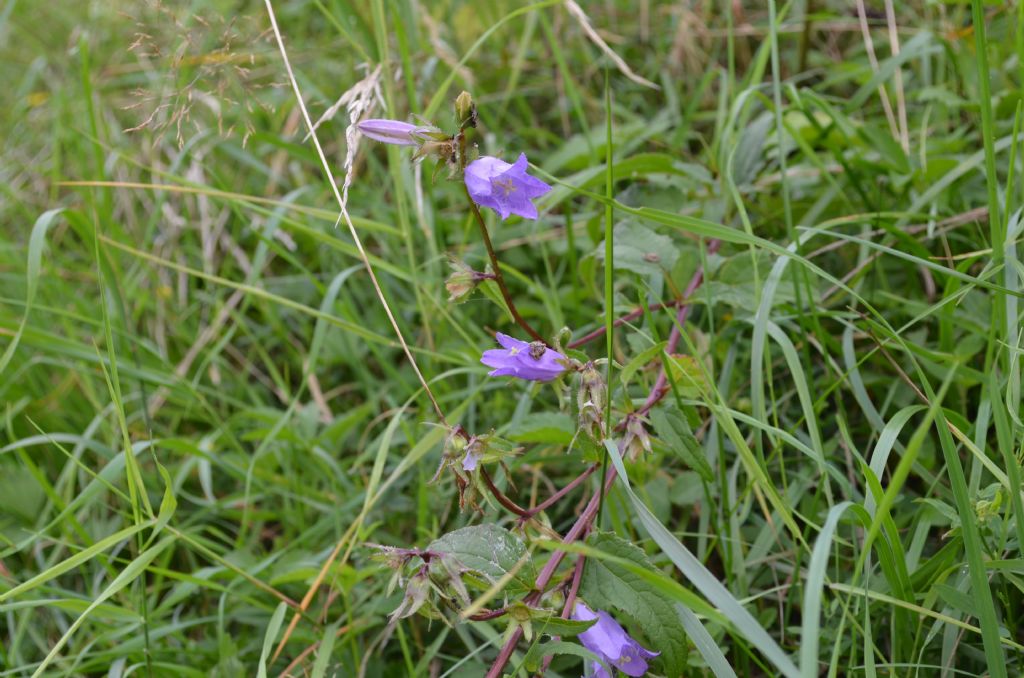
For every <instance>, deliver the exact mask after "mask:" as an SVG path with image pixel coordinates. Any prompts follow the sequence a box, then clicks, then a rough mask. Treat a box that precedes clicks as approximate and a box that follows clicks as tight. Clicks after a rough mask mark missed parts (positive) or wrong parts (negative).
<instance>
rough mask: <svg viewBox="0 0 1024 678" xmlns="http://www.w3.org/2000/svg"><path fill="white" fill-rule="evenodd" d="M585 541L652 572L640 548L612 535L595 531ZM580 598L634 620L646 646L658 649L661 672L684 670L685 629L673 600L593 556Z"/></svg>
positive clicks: (630, 574)
mask: <svg viewBox="0 0 1024 678" xmlns="http://www.w3.org/2000/svg"><path fill="white" fill-rule="evenodd" d="M587 543H588V544H589V545H590V546H592V547H593V548H595V549H599V550H601V551H603V552H605V553H608V554H611V555H614V556H616V557H618V558H623V559H625V560H629V561H632V562H634V563H637V564H638V565H641V566H643V567H644V568H646V569H649V570H651V571H655V569H654V567H653V566H652V565H651V564H650V561H648V560H647V556H646V555H644V552H643V551H641V550H640V548H639V547H637V546H635V545H634V544H631V543H629V542H628V541H626V540H625V539H622V538H621V537H618V536H616V535H614V534H610V533H607V532H596V533H594V534H592V535H591V536H590V538H589V539H587ZM580 597H581V598H582V599H583V600H584V601H586V603H587V604H588V605H589V606H590V607H591V608H594V609H598V608H600V609H603V610H618V611H619V612H621V613H623V614H624V615H626V616H628V617H629V618H630V619H632V620H633V621H635V622H636V624H637V626H639V628H640V630H642V631H643V633H644V636H646V638H647V641H648V642H649V643H650V645H649V646H648V649H649V650H652V651H655V652H661V655H660V657H659V658H658V659H656V660H655V661H659V662H661V664H662V666H663V670H664V673H666V674H668V675H670V676H680V675H683V674H684V673H685V672H686V656H687V640H686V638H687V636H686V631H685V630H684V629H683V624H682V621H681V620H680V618H679V614H678V613H677V612H676V610H675V608H674V607H673V604H672V602H671V601H670V600H668V599H666V598H665V596H664V594H663V593H662V592H660V591H659V590H658V589H656V588H655V587H654V586H652V585H651V584H650V582H648V581H647V580H645V579H643V578H641V577H640V576H639V575H637V574H635V573H633V572H631V571H630V570H628V569H627V568H625V567H623V566H622V565H619V564H617V563H615V562H612V561H607V560H599V559H596V558H594V559H590V560H588V562H587V567H585V568H584V570H583V579H582V582H581V583H580ZM618 621H619V622H622V621H623V619H621V618H620V619H618Z"/></svg>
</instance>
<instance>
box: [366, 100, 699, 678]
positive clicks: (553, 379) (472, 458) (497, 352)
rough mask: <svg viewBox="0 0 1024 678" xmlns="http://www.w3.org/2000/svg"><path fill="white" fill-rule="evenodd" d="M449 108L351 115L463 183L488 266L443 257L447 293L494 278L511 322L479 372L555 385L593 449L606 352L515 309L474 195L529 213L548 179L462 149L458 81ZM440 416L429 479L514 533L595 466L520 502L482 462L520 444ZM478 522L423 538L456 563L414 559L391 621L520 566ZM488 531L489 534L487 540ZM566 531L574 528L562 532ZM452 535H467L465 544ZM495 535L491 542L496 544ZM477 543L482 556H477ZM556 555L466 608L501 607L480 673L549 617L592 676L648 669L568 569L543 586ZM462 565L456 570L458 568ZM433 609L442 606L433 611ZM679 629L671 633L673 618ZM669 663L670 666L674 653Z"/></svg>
mask: <svg viewBox="0 0 1024 678" xmlns="http://www.w3.org/2000/svg"><path fill="white" fill-rule="evenodd" d="M455 110H456V119H457V121H458V123H459V129H458V131H457V132H456V133H455V134H453V135H447V134H445V133H444V132H442V131H441V130H440V129H438V128H436V127H433V126H430V125H427V124H422V125H418V124H413V123H408V122H403V121H398V120H383V119H372V120H364V121H362V122H361V123H359V124H358V128H359V130H360V131H361V132H362V133H363V134H364V135H365V136H366V137H367V138H370V139H373V140H375V141H380V142H382V143H386V144H393V145H398V146H410V147H415V148H416V151H415V153H414V155H413V158H414V159H415V160H417V161H419V160H423V159H426V158H428V157H433V158H434V159H435V160H436V162H437V167H438V169H441V168H443V167H445V166H447V168H448V170H449V177H450V178H451V179H453V180H456V181H459V183H461V184H462V186H461V188H462V190H463V191H464V193H465V196H466V199H467V204H468V207H469V211H470V213H471V215H472V217H473V220H474V221H475V222H476V223H477V225H478V226H479V229H480V236H481V239H482V242H483V245H484V248H485V249H486V251H487V255H488V259H489V266H488V267H487V268H486V269H485V270H484V271H476V270H474V269H473V268H472V267H470V266H469V265H468V264H466V263H464V262H462V261H459V260H457V259H454V258H451V259H450V264H451V267H452V273H451V274H450V275H449V277H448V278H447V280H446V281H445V288H446V290H447V292H448V293H449V300H450V301H452V302H456V303H458V302H461V301H464V300H465V299H466V298H467V297H468V296H469V295H470V294H472V293H473V291H474V290H475V288H476V287H477V286H479V285H480V284H482V283H485V282H486V283H490V282H492V281H493V283H494V284H495V285H496V286H497V288H498V290H499V291H500V292H501V296H502V299H503V300H504V303H505V307H506V309H507V310H508V312H509V314H510V315H511V316H512V319H513V320H514V321H515V323H516V325H518V327H519V329H520V330H521V332H522V334H520V336H519V337H516V336H511V335H510V334H506V333H503V332H500V331H499V332H496V333H495V339H496V340H497V342H498V344H499V346H500V348H488V349H485V350H483V351H482V355H481V357H480V362H481V363H482V364H484V365H486V366H487V367H489V368H491V370H490V372H488V376H490V377H512V378H514V379H518V380H521V381H527V382H537V383H554V384H555V388H556V389H559V390H560V393H561V396H560V398H559V403H561V404H562V405H563V406H564V407H565V408H566V409H569V408H572V409H574V411H575V414H576V436H574V437H573V442H572V443H570V444H569V446H568V447H569V450H570V451H572V450H573V449H575V448H576V438H577V436H579V434H580V433H585V436H584V438H586V439H590V440H591V441H592V442H591V443H590V445H591V448H590V449H594V447H595V446H594V443H596V446H597V447H600V446H601V445H602V444H603V442H604V440H605V438H606V436H608V435H609V432H610V430H611V429H610V428H609V426H608V425H607V421H606V405H607V403H608V402H609V394H608V384H607V383H606V380H605V379H604V378H603V377H602V375H601V372H600V370H599V369H598V366H599V365H601V364H603V363H604V362H605V361H606V360H607V359H606V358H605V359H599V360H594V359H591V358H588V357H586V356H585V354H579V353H577V354H572V353H571V349H572V347H573V344H571V343H570V344H569V347H568V348H566V349H563V348H562V345H561V342H562V339H563V338H564V337H565V336H566V335H569V336H571V332H569V331H568V330H563V331H562V332H559V333H558V335H557V337H556V338H555V339H554V340H550V341H549V339H548V337H546V336H545V335H544V334H542V333H541V332H539V331H537V330H536V329H535V328H534V327H533V326H532V325H531V324H530V323H529V321H527V320H526V319H525V318H524V317H523V316H522V314H521V313H520V312H519V310H518V309H517V307H516V304H515V301H514V299H513V297H512V294H511V292H510V290H509V288H508V285H507V284H506V282H505V279H504V276H503V275H502V267H501V265H500V263H499V261H498V258H497V254H496V251H495V247H494V245H493V243H492V242H491V237H490V233H489V231H488V228H487V223H486V220H485V219H484V217H483V215H482V214H481V211H480V208H482V207H485V208H488V209H490V210H493V211H494V212H495V213H497V215H498V217H500V218H501V220H502V221H504V220H507V219H508V218H509V217H512V216H513V215H514V216H519V217H521V218H523V219H533V220H535V219H538V218H539V217H540V209H538V202H537V201H538V199H540V198H542V197H543V196H544V195H546V194H547V193H548V192H550V191H551V186H550V185H549V184H547V183H546V182H544V181H542V180H540V179H538V178H536V177H534V176H531V175H530V173H529V162H528V160H527V156H526V153H523V152H520V153H519V154H518V156H517V157H516V159H515V161H514V162H512V163H509V162H507V161H505V160H503V159H501V158H499V157H495V156H490V155H484V156H481V157H478V158H475V159H471V158H470V151H471V147H470V145H469V143H468V141H467V133H468V132H469V131H470V130H471V129H472V128H474V127H476V125H477V112H476V107H475V105H474V104H473V100H472V98H471V97H470V96H469V95H468V94H467V93H465V92H463V93H462V94H461V95H459V97H458V98H457V99H456V102H455ZM523 335H525V336H523ZM588 336H589V335H588ZM585 340H586V339H585ZM585 340H584V341H585ZM570 375H571V376H572V377H573V378H574V379H575V391H576V397H575V398H572V397H571V392H570V391H569V390H568V386H569V385H568V384H567V383H566V382H565V381H564V380H563V378H564V377H567V376H570ZM610 411H611V410H610V409H608V410H607V412H610ZM641 418H642V413H640V414H638V415H634V417H633V418H632V419H627V421H626V422H625V424H624V425H623V427H625V426H626V425H627V424H628V431H629V435H630V436H633V437H636V436H638V435H641V434H642V433H643V431H642V428H643V424H642V423H641ZM442 420H443V417H442ZM442 424H443V425H445V426H446V428H447V430H448V436H447V438H446V440H445V444H444V449H443V452H442V456H441V462H440V465H439V466H438V468H437V472H436V473H435V476H434V480H435V481H436V480H437V479H438V478H439V477H440V475H441V473H442V472H443V471H444V470H446V469H447V470H448V472H449V474H450V476H451V477H452V478H453V480H454V482H455V485H456V487H457V489H458V493H459V506H460V508H463V509H465V508H467V507H468V508H472V509H476V510H481V511H482V510H483V509H482V507H481V505H480V503H479V502H478V499H479V498H483V500H484V501H494V502H496V503H497V504H498V505H500V506H501V507H502V508H503V509H506V510H508V511H511V512H512V513H513V514H515V515H516V516H518V519H519V525H520V527H522V528H523V529H524V534H525V528H526V525H527V524H530V523H532V522H533V519H534V516H535V515H537V514H538V513H539V512H541V511H543V510H545V509H546V508H547V507H548V506H550V505H552V504H553V503H554V502H556V501H557V500H558V499H559V498H561V497H562V496H565V495H566V494H568V493H569V492H570V491H572V490H573V488H575V487H576V486H578V485H579V484H581V483H582V482H583V481H585V480H586V479H587V478H588V477H589V475H590V474H591V473H593V472H594V471H595V470H597V468H599V464H598V463H595V462H594V461H593V459H591V464H590V466H589V467H587V468H586V469H584V470H583V471H582V472H581V473H580V475H579V477H578V478H577V479H576V480H575V481H573V482H571V483H569V484H568V485H567V486H566V487H564V488H563V489H562V490H559V491H557V492H555V493H554V495H553V496H552V497H551V498H549V499H548V501H546V502H543V503H541V504H540V505H538V506H537V507H536V508H531V509H526V508H523V507H522V506H520V505H519V504H518V503H517V502H516V501H515V500H513V499H511V498H510V497H508V496H506V495H505V493H504V491H503V490H502V489H500V488H499V486H498V484H497V483H496V482H495V481H494V479H493V478H492V476H491V471H490V470H488V469H489V467H490V468H494V467H496V466H498V467H500V468H503V469H504V470H505V473H506V476H508V477H509V479H510V472H509V469H508V467H507V466H506V461H507V460H509V459H510V458H512V457H514V455H516V454H517V453H518V452H519V451H520V449H521V448H519V447H516V446H515V445H514V443H511V442H509V441H506V440H503V439H502V438H500V437H498V436H497V435H496V433H495V431H494V430H492V431H490V432H489V433H486V434H474V433H471V432H469V431H467V430H465V429H464V428H463V427H462V426H461V425H457V424H456V425H454V426H452V425H448V424H447V423H446V422H444V421H442ZM638 427H639V429H640V430H639V431H638V430H637V429H638ZM581 445H582V443H581ZM607 478H608V481H609V482H610V480H612V479H614V475H611V474H609V475H608V476H607ZM599 497H600V493H598V494H595V495H594V497H593V498H591V500H590V503H589V504H588V505H587V508H586V509H584V510H583V512H582V513H581V514H580V517H579V525H580V526H582V528H583V529H582V531H579V530H578V531H577V532H576V533H575V534H577V535H581V534H582V535H583V536H585V535H586V533H587V532H588V531H589V530H590V529H591V526H592V524H593V521H594V519H595V514H596V510H595V509H596V508H597V504H596V503H595V501H596V500H597V499H598V498H599ZM478 527H479V528H480V531H479V543H476V542H472V537H471V536H470V535H473V534H476V533H475V532H474V528H473V527H472V526H471V527H467V528H463V529H462V530H459V531H458V532H459V534H460V536H459V538H458V539H457V540H455V541H452V540H450V539H447V538H442V539H441V540H438V541H437V542H435V545H434V546H432V547H430V551H429V553H430V555H429V557H427V558H424V557H423V556H421V560H424V562H425V563H426V562H427V561H428V560H429V562H430V563H433V562H434V560H432V559H434V558H440V559H441V560H438V561H437V562H452V563H458V566H457V567H455V568H454V569H453V568H449V569H447V570H445V573H446V574H444V576H438V575H437V572H435V571H434V570H435V569H436V568H434V569H430V568H428V567H427V566H426V565H423V566H420V567H419V569H417V570H416V573H417V574H414V575H412V576H411V578H410V579H409V580H408V581H409V584H408V586H409V590H408V591H407V592H406V596H405V598H404V599H403V602H402V603H401V604H400V606H399V608H398V610H396V612H395V613H394V614H392V616H391V623H392V625H393V624H395V623H397V622H398V620H399V619H401V618H403V617H406V616H408V615H410V614H412V613H413V612H419V613H420V614H424V613H428V614H429V616H435V617H436V616H438V613H439V611H440V610H442V609H443V608H445V607H448V608H450V609H451V610H453V611H456V612H459V614H460V615H462V616H463V617H464V616H465V610H461V607H462V604H461V603H460V601H468V600H469V599H470V596H467V595H466V586H473V587H476V588H479V589H481V591H483V590H487V589H489V588H490V587H492V586H494V585H496V584H497V583H498V582H501V581H511V580H509V579H508V578H509V577H510V576H512V575H511V574H510V573H512V572H513V570H514V571H518V568H520V567H522V566H523V563H524V562H526V561H525V560H522V558H524V557H525V556H522V555H520V556H516V557H515V558H511V557H510V558H509V559H508V561H507V562H503V561H502V556H501V554H502V553H509V554H515V553H522V554H525V553H526V547H525V544H524V543H523V541H522V540H521V539H520V538H519V537H518V536H517V535H515V534H513V533H512V532H510V531H507V530H505V529H504V528H500V527H498V526H496V525H489V526H488V525H480V526H478ZM485 528H486V529H485ZM574 529H576V528H574ZM496 538H497V539H498V540H499V542H500V543H494V539H496ZM577 538H581V537H580V536H575V537H573V539H577ZM463 539H470V540H471V541H470V543H469V544H465V543H463V541H462V540H463ZM502 544H503V546H502V549H499V548H498V547H499V546H501V545H502ZM453 545H454V546H455V547H457V548H466V549H468V551H467V553H464V554H462V555H459V554H457V553H450V552H448V551H446V549H448V548H450V547H452V546H453ZM397 552H398V551H396V553H397ZM402 552H404V551H402ZM410 553H412V551H410ZM416 553H423V554H426V553H428V552H427V551H424V552H418V551H417V552H416ZM481 553H483V554H485V555H486V557H485V558H481V557H480V556H479V554H481ZM473 554H476V555H473ZM564 555H565V552H561V551H559V552H555V553H554V554H553V555H552V556H551V557H550V558H549V559H548V562H547V564H546V566H545V567H544V568H543V569H542V570H541V571H540V572H539V573H534V574H531V576H530V577H528V578H527V579H526V581H525V582H523V583H522V584H521V586H520V588H519V591H520V592H528V595H526V596H525V598H521V599H518V600H507V599H506V600H505V602H504V604H503V605H500V606H497V609H494V610H483V611H479V612H477V613H476V614H474V615H472V616H471V617H470V618H471V619H496V618H500V617H507V618H508V627H507V630H506V633H505V639H504V643H503V647H502V649H501V651H500V652H499V654H498V656H497V658H495V660H494V663H493V664H492V666H491V670H490V672H488V674H487V676H488V678H496V677H497V676H500V675H502V673H503V671H504V667H505V666H506V664H507V662H508V661H509V659H510V657H511V653H512V652H513V651H514V650H515V648H516V646H517V643H518V641H519V639H520V638H522V637H524V635H523V634H526V636H525V637H526V638H527V640H529V639H530V637H531V635H532V633H531V632H530V629H532V628H533V627H534V626H537V627H538V628H545V629H548V630H549V632H550V633H551V635H559V636H561V637H563V638H570V637H572V636H574V635H578V638H579V641H580V642H581V643H582V644H583V645H584V646H585V647H586V648H587V649H589V650H590V651H591V652H593V653H594V654H595V655H597V656H598V657H599V658H600V661H597V662H594V663H593V664H592V666H591V667H590V672H589V674H590V675H596V676H598V677H599V678H611V675H610V674H609V672H608V671H609V669H611V670H613V671H614V670H618V671H621V672H622V673H624V674H625V675H628V676H642V675H644V674H645V673H646V672H647V668H648V663H649V662H650V661H651V660H654V659H655V658H656V657H659V656H661V653H660V652H658V651H654V650H649V649H647V648H646V647H644V646H643V645H641V644H640V643H639V642H637V641H636V640H634V639H633V638H632V637H631V636H629V634H628V633H626V631H625V630H624V629H623V627H622V626H621V625H620V624H619V623H618V622H617V621H616V620H615V619H614V618H612V616H611V615H610V614H609V613H608V612H606V611H604V610H597V611H594V610H592V609H591V608H590V607H588V606H587V605H586V604H585V603H584V602H582V601H580V600H578V599H577V596H576V592H577V590H578V587H579V585H580V581H579V578H578V577H574V578H569V579H563V580H562V582H561V583H560V584H557V585H555V586H551V584H552V583H554V582H552V579H553V578H555V577H557V576H558V575H557V573H558V565H559V563H560V562H561V559H562V558H563V557H564ZM444 559H448V560H444ZM583 562H584V561H583V557H582V556H581V557H580V560H579V561H578V564H577V570H578V571H579V572H582V570H580V566H581V565H582V563H583ZM404 567H405V565H399V566H398V567H397V569H398V570H399V571H402V570H403V568H404ZM428 575H429V576H428ZM463 575H465V576H466V580H465V581H463V579H462V577H463ZM563 576H564V575H563ZM416 577H419V579H417V578H416ZM513 579H514V576H513ZM427 584H429V586H428V585H427ZM510 586H511V584H510ZM460 610H461V611H460ZM441 618H443V619H444V618H445V617H444V616H443V615H442V616H441ZM556 620H557V621H556ZM552 628H556V629H557V633H555V632H553V631H551V629H552ZM642 630H643V631H644V632H645V633H646V634H647V635H648V636H653V635H654V634H653V631H652V630H651V629H648V628H645V627H642ZM678 631H679V635H680V637H681V634H682V629H678ZM659 649H660V648H659ZM673 656H674V657H676V656H678V655H676V654H673ZM670 666H672V667H674V668H673V670H675V669H676V668H678V663H676V664H671V665H670Z"/></svg>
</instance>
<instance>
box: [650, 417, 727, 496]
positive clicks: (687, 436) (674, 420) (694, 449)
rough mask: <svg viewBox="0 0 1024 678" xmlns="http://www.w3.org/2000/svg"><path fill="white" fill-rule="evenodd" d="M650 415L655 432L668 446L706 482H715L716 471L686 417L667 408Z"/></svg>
mask: <svg viewBox="0 0 1024 678" xmlns="http://www.w3.org/2000/svg"><path fill="white" fill-rule="evenodd" d="M650 416H651V422H652V423H653V424H654V430H655V432H656V433H657V434H658V437H659V438H661V439H662V441H663V442H664V443H665V444H666V445H667V446H668V448H669V449H670V450H672V451H673V452H675V453H676V455H677V456H678V457H679V458H680V459H681V460H682V461H683V463H684V464H686V465H687V466H689V467H690V468H691V469H693V470H694V471H696V472H697V474H698V475H700V477H701V478H703V479H704V481H705V482H709V483H710V482H713V481H714V479H715V473H714V471H713V470H712V469H711V464H709V463H708V460H707V459H706V458H705V457H704V450H703V449H701V446H700V442H699V441H698V440H697V438H696V436H694V435H693V432H692V431H690V425H689V424H688V423H686V418H685V417H684V416H683V415H682V414H681V413H679V412H677V411H676V410H666V409H657V410H654V411H653V412H651V415H650Z"/></svg>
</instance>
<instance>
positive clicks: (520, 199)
mask: <svg viewBox="0 0 1024 678" xmlns="http://www.w3.org/2000/svg"><path fill="white" fill-rule="evenodd" d="M526 168H527V162H526V154H525V153H520V154H519V159H518V160H516V162H515V164H514V165H510V164H508V163H507V162H505V161H504V160H499V159H498V158H493V157H491V156H489V155H485V156H484V157H482V158H479V159H478V160H474V161H473V162H471V163H469V165H467V166H466V174H465V181H466V188H467V189H469V195H470V197H471V198H473V201H474V202H475V203H476V204H478V205H482V206H483V207H490V208H491V209H493V210H494V211H495V212H497V213H498V214H500V215H501V218H502V219H508V216H509V215H510V214H518V215H519V216H521V217H523V218H524V219H536V218H537V207H536V205H534V204H533V203H532V202H531V200H532V199H533V198H539V197H540V196H542V195H544V194H545V193H547V192H548V191H550V190H551V187H550V186H548V185H547V184H546V183H544V182H543V181H541V180H540V179H537V178H534V177H531V176H530V175H529V174H527V173H526Z"/></svg>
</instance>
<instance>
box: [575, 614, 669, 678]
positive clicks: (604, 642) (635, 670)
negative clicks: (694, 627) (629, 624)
mask: <svg viewBox="0 0 1024 678" xmlns="http://www.w3.org/2000/svg"><path fill="white" fill-rule="evenodd" d="M572 618H573V619H576V620H578V621H590V620H591V619H597V623H596V624H594V625H593V626H591V627H590V628H589V629H587V630H586V631H584V632H583V633H581V634H580V635H579V639H580V642H581V643H583V646H584V647H585V648H587V649H588V650H590V651H591V652H593V653H594V654H596V655H597V656H599V657H601V659H603V660H604V661H605V662H606V663H607V664H609V665H610V666H614V667H615V668H617V669H618V670H619V671H622V672H623V673H625V674H626V675H627V676H642V675H644V674H645V673H646V672H647V660H648V659H653V658H654V657H657V656H658V655H659V654H661V653H660V652H651V651H650V650H648V649H646V648H645V647H643V646H642V645H640V643H638V642H636V641H635V640H633V639H632V638H630V637H629V634H628V633H626V631H625V630H624V629H623V628H622V626H621V625H619V623H618V622H617V621H615V620H614V619H612V617H611V615H609V614H608V613H607V612H605V611H604V610H598V611H597V613H596V614H595V613H594V611H593V610H591V609H590V608H589V607H587V606H586V605H585V604H584V603H583V601H576V607H575V608H574V609H573V612H572ZM594 676H595V678H611V676H610V675H609V674H608V671H606V670H605V668H604V666H603V665H602V664H601V662H594Z"/></svg>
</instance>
